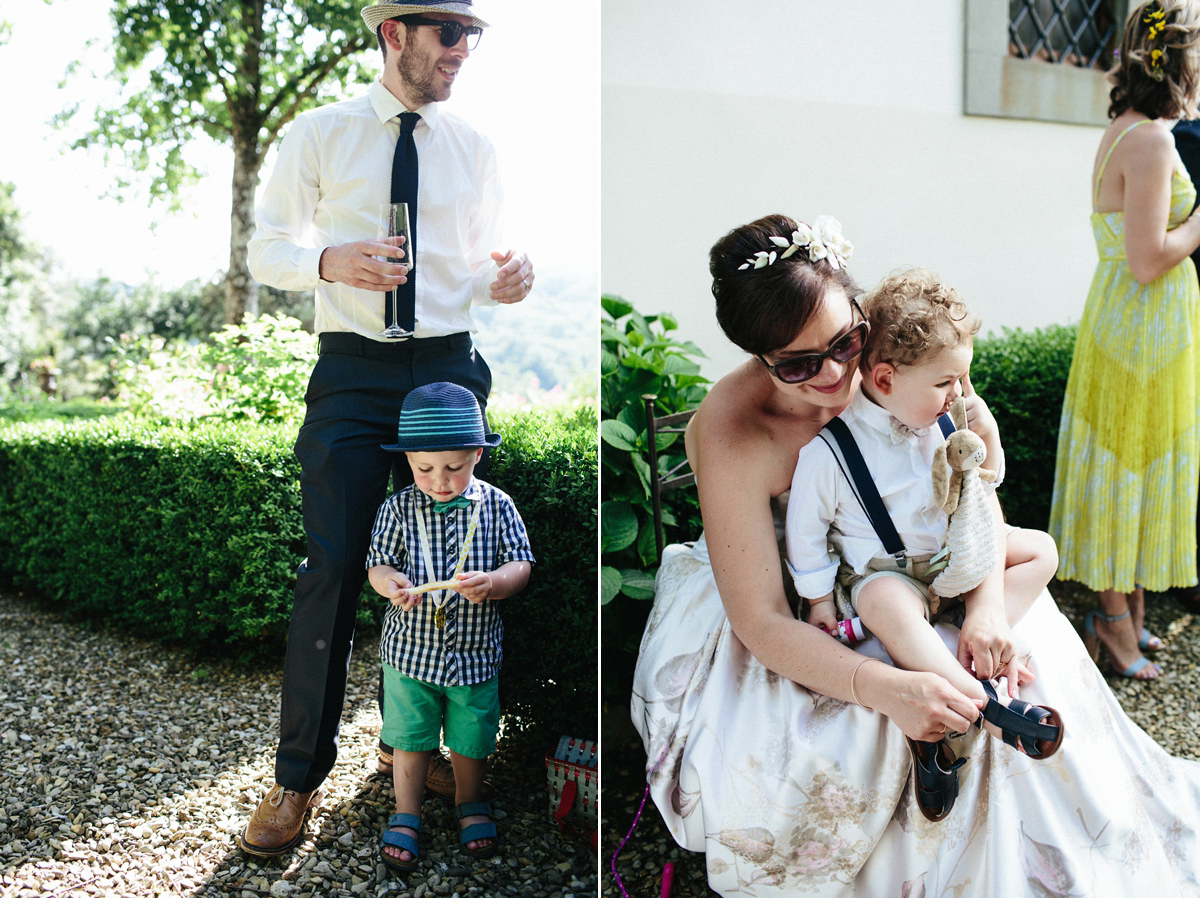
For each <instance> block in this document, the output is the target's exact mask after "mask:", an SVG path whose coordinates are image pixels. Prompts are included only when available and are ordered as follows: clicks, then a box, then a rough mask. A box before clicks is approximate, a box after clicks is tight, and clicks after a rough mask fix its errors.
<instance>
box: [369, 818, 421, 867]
mask: <svg viewBox="0 0 1200 898" xmlns="http://www.w3.org/2000/svg"><path fill="white" fill-rule="evenodd" d="M393 826H407V827H408V828H409V829H415V830H416V831H417V834H416V835H415V836H410V835H409V834H408V833H394V832H392V827H393ZM420 836H421V818H420V817H418V816H417V815H416V814H392V816H391V817H389V818H388V828H387V829H386V830H384V832H383V844H384V845H390V846H392V847H393V848H399V849H400V850H401V851H407V852H408V853H409V854H411V855H412V857H411V858H410V859H409V860H407V861H402V860H400V858H398V857H392V856H391V855H390V854H388V853H387V852H386V851H384V850H383V848H382V846H381V847H380V849H379V856H380V857H381V858H382V859H383V862H384V863H385V864H387V865H388V866H389V867H391V868H392V869H393V870H415V869H416V867H417V864H418V863H419V862H420V859H421V858H420V854H421V852H420V848H419V846H418V844H417V842H418V839H419V838H420Z"/></svg>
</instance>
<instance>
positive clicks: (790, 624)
mask: <svg viewBox="0 0 1200 898" xmlns="http://www.w3.org/2000/svg"><path fill="white" fill-rule="evenodd" d="M693 423H694V425H696V426H695V427H694V428H693V429H694V431H695V432H694V433H691V434H689V440H688V444H689V452H688V454H689V457H690V458H691V459H692V466H693V470H695V471H696V472H697V488H698V490H699V497H700V509H701V513H702V515H703V518H704V533H705V541H706V542H707V544H708V552H709V557H710V558H711V560H712V565H713V573H714V575H715V577H716V582H717V588H718V590H719V592H720V594H721V601H722V603H723V604H724V606H725V612H726V615H727V616H728V617H729V622H730V624H731V626H732V627H733V630H734V633H736V634H737V636H738V638H739V639H740V640H741V641H742V642H743V644H745V646H746V648H747V649H749V650H750V652H751V654H753V655H754V657H755V658H757V659H758V660H759V661H760V662H761V663H762V664H763V665H765V666H766V667H767V668H769V669H771V670H773V671H775V672H776V673H778V674H780V675H781V676H784V677H787V678H788V679H790V680H793V681H795V682H797V683H799V684H801V685H802V686H805V687H807V688H809V689H812V690H813V691H815V692H819V693H821V694H823V695H828V696H831V697H833V698H837V699H840V700H842V701H855V700H857V701H858V703H859V704H861V705H863V706H865V707H868V708H873V709H875V710H878V711H880V712H882V713H884V714H886V715H887V716H888V717H889V718H891V720H892V722H894V723H895V724H896V725H897V726H898V727H899V728H900V729H901V730H902V731H903V732H904V733H905V734H906V735H908V736H910V737H911V738H914V739H923V740H926V741H932V740H935V739H937V738H940V737H941V735H942V734H943V733H944V732H945V730H946V729H949V730H952V731H957V732H963V731H965V730H966V728H967V725H968V724H969V723H970V722H971V721H973V720H974V719H975V718H976V717H977V716H978V712H977V710H976V705H975V703H974V702H973V701H972V700H971V699H970V698H969V697H968V696H966V695H963V694H962V693H961V692H959V691H958V690H956V689H954V688H953V687H952V686H951V685H950V684H949V682H948V681H946V680H945V679H943V678H942V677H939V676H937V675H936V674H930V673H921V672H910V671H902V670H897V669H895V668H893V667H891V666H889V665H887V664H883V663H880V662H871V663H866V661H867V659H866V658H865V657H864V656H863V655H860V654H858V653H857V652H854V651H852V650H850V649H849V648H847V647H845V646H843V645H842V644H841V643H839V642H838V641H837V640H836V639H833V638H832V637H830V636H827V635H826V634H825V633H822V632H821V631H820V630H818V629H817V628H816V627H810V626H808V625H807V624H805V623H803V622H802V621H799V620H797V619H796V618H795V617H793V616H792V612H791V609H790V608H789V607H788V603H787V598H786V596H785V595H784V591H783V572H782V567H781V565H780V561H779V552H778V547H777V543H776V540H775V526H774V521H773V519H772V516H771V509H770V500H771V497H772V495H775V494H778V493H779V492H780V491H781V490H778V489H774V486H775V484H774V483H773V482H772V479H773V478H776V479H777V478H778V477H779V472H778V471H777V470H776V468H777V467H778V464H777V463H776V462H775V460H774V459H772V458H771V457H770V456H769V453H768V452H763V451H761V450H760V449H758V448H757V447H756V445H755V443H756V441H755V440H754V439H753V438H750V439H747V438H746V437H745V434H744V433H740V432H738V428H734V427H730V428H724V429H714V428H710V427H706V426H705V425H706V423H709V422H704V421H703V420H702V419H701V416H699V415H698V416H697V419H694V421H693ZM760 436H761V435H760ZM789 475H790V472H786V473H785V475H784V478H785V480H786V479H787V477H788V476H789ZM860 665H861V667H860ZM852 686H853V691H852Z"/></svg>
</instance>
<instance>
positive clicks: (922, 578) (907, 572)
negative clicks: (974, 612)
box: [837, 555, 957, 620]
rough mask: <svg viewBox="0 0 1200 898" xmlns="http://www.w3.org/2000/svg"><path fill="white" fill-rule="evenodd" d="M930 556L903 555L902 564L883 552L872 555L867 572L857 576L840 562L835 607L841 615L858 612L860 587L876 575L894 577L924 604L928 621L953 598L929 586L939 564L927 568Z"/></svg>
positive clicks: (851, 569) (940, 569) (938, 570)
mask: <svg viewBox="0 0 1200 898" xmlns="http://www.w3.org/2000/svg"><path fill="white" fill-rule="evenodd" d="M933 557H934V556H932V555H911V556H905V558H904V564H903V566H901V565H900V564H899V563H897V561H896V559H895V557H893V556H891V555H883V556H879V557H877V558H872V559H871V561H870V563H869V564H868V565H867V572H866V573H865V574H862V575H859V574H857V573H855V571H854V569H853V568H851V567H850V566H849V565H846V564H844V563H843V564H842V565H841V566H840V567H839V569H838V575H837V584H838V587H840V590H839V591H840V593H841V595H839V596H838V610H839V611H841V612H842V616H843V617H851V616H852V615H854V614H857V613H858V594H859V593H860V592H862V588H863V586H864V585H865V584H866V583H868V582H870V581H871V580H875V579H878V578H879V577H896V578H898V579H900V580H903V581H904V582H905V583H906V584H908V586H909V588H911V589H912V591H913V592H915V593H916V594H917V595H918V596H919V597H920V598H921V601H922V603H923V604H924V606H925V619H926V620H932V619H933V617H935V616H936V615H938V614H940V613H941V612H942V611H944V610H945V609H946V607H948V606H949V605H951V604H953V603H954V602H955V601H957V600H951V601H947V600H946V599H944V598H942V597H941V596H939V595H937V594H936V593H934V592H933V591H932V590H930V588H929V584H930V583H932V582H933V581H934V580H935V579H936V578H937V575H938V574H940V573H941V572H942V567H943V566H936V567H935V568H934V569H933V570H932V571H931V570H930V569H929V565H930V560H931V559H932V558H933Z"/></svg>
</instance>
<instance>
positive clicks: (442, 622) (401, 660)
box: [367, 383, 534, 870]
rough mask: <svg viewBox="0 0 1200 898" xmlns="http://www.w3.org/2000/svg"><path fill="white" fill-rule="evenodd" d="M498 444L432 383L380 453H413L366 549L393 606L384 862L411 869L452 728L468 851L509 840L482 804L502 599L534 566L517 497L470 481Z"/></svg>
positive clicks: (387, 656) (456, 394)
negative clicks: (433, 772)
mask: <svg viewBox="0 0 1200 898" xmlns="http://www.w3.org/2000/svg"><path fill="white" fill-rule="evenodd" d="M500 439H501V438H500V436H499V435H498V434H488V433H485V431H484V426H483V415H482V414H481V412H480V410H479V404H478V403H477V402H476V401H475V397H474V395H472V393H471V392H470V391H469V390H467V389H465V388H463V387H460V386H457V385H455V384H451V383H435V384H430V385H428V386H424V387H420V388H418V389H416V390H413V391H412V392H411V393H409V394H408V396H407V397H406V398H405V400H404V404H403V406H402V408H401V410H400V421H399V425H398V436H397V439H396V442H395V444H393V445H390V446H384V447H383V448H384V449H387V450H388V451H390V452H403V453H404V454H405V455H406V456H407V457H408V463H409V465H410V466H411V467H412V472H413V480H414V481H415V482H414V484H413V485H412V486H409V487H407V488H405V489H403V490H401V491H400V492H398V493H396V494H395V495H393V496H391V497H390V498H389V499H388V500H387V501H386V502H384V503H383V505H382V506H381V507H380V509H379V514H378V516H377V517H376V519H375V529H374V532H373V533H372V535H371V548H370V552H369V554H368V556H367V569H368V570H367V576H368V579H369V580H370V582H371V586H372V587H373V588H374V589H375V591H376V592H377V593H379V594H380V595H381V596H384V597H386V598H387V599H389V600H390V601H391V607H390V608H388V610H387V614H386V615H385V617H384V622H383V633H382V635H381V637H380V643H379V653H380V655H381V657H382V659H383V672H384V714H383V734H382V735H383V739H384V741H385V742H387V743H388V744H389V745H392V746H395V749H396V751H395V763H394V766H393V770H392V776H393V779H394V782H395V788H396V813H395V814H394V815H393V816H392V817H391V818H390V819H389V820H388V828H389V829H388V831H387V832H385V833H384V834H383V854H382V856H383V861H384V863H386V864H388V865H389V866H391V867H395V868H397V869H401V870H411V869H413V868H414V867H415V866H416V865H417V860H418V855H419V850H418V839H419V834H420V829H421V816H420V814H421V796H422V790H423V789H424V787H425V771H426V768H427V767H428V766H429V758H430V754H431V753H432V752H433V751H434V750H435V749H437V748H438V747H439V745H440V744H441V741H442V740H441V734H442V732H443V729H444V732H445V744H446V747H447V748H448V749H449V750H450V760H451V763H452V764H453V766H454V779H455V784H456V787H455V788H456V791H455V809H454V816H455V819H457V820H458V821H459V826H460V833H459V843H460V848H461V850H462V851H463V852H464V853H466V854H468V855H471V856H472V857H479V858H483V857H491V856H492V855H494V854H495V853H496V851H497V850H498V848H499V838H498V836H497V832H496V826H495V824H494V823H493V822H492V820H491V813H492V809H491V805H490V804H488V803H487V802H483V801H480V800H479V799H480V790H481V789H482V787H483V776H484V769H485V766H486V761H487V757H488V756H489V755H490V754H491V753H492V752H493V751H495V748H496V735H497V731H498V728H499V716H500V705H499V699H498V691H497V690H498V671H499V669H500V661H501V654H502V653H501V641H502V638H503V625H502V622H501V619H500V609H499V607H498V606H497V605H496V601H497V600H499V599H506V598H509V597H510V596H512V595H514V594H515V593H517V592H519V591H520V590H521V589H523V588H524V587H525V584H526V583H528V582H529V572H530V566H531V564H532V562H533V560H534V558H533V553H532V551H531V550H530V547H529V538H528V537H527V535H526V533H525V524H524V523H523V522H522V520H521V516H520V514H518V512H517V509H516V507H515V506H514V505H513V502H512V500H511V499H510V498H509V497H508V496H507V495H506V494H505V493H503V492H502V491H501V490H498V489H496V488H495V487H494V486H491V485H490V484H487V483H484V482H482V481H479V480H476V479H475V478H474V476H473V472H474V470H475V465H476V463H478V461H479V459H480V458H481V456H482V455H483V450H484V448H488V447H494V446H498V445H499V444H500ZM418 584H419V585H418Z"/></svg>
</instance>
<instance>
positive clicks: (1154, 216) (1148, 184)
mask: <svg viewBox="0 0 1200 898" xmlns="http://www.w3.org/2000/svg"><path fill="white" fill-rule="evenodd" d="M1198 44H1200V3H1198V2H1196V0H1155V2H1151V3H1146V4H1142V5H1140V6H1138V7H1137V8H1136V9H1135V10H1134V11H1133V12H1132V14H1131V15H1130V17H1129V20H1128V22H1127V23H1126V26H1125V34H1124V38H1123V40H1122V42H1121V50H1120V58H1119V59H1118V61H1117V65H1116V67H1115V68H1114V69H1113V71H1112V72H1111V73H1110V76H1109V77H1110V79H1111V80H1112V82H1113V85H1114V86H1113V88H1112V91H1111V93H1110V98H1111V104H1110V106H1109V109H1108V115H1109V118H1110V119H1112V122H1111V123H1110V124H1109V126H1108V128H1107V130H1106V131H1105V132H1104V136H1103V138H1101V140H1100V147H1099V149H1098V150H1097V153H1096V161H1095V168H1094V173H1093V189H1092V200H1093V206H1092V210H1093V211H1092V229H1093V231H1094V233H1095V237H1096V246H1097V249H1098V251H1099V257H1100V258H1099V261H1098V262H1097V265H1096V272H1095V275H1094V277H1093V279H1092V285H1091V288H1090V290H1089V292H1088V298H1087V305H1086V307H1085V308H1084V313H1083V319H1082V321H1081V322H1080V324H1079V336H1078V340H1077V342H1076V346H1075V355H1074V358H1073V360H1072V363H1071V373H1070V377H1069V379H1068V381H1067V392H1066V397H1065V401H1064V403H1063V410H1062V424H1061V427H1060V429H1059V435H1058V459H1057V464H1056V467H1055V473H1054V498H1053V502H1052V505H1051V511H1050V527H1049V529H1050V533H1051V535H1052V536H1054V538H1055V539H1056V540H1057V542H1058V548H1059V556H1060V566H1059V571H1058V576H1059V577H1060V578H1062V579H1068V580H1077V581H1079V582H1081V583H1083V584H1085V585H1086V586H1088V587H1089V588H1090V589H1094V590H1097V591H1098V592H1099V593H1100V609H1099V610H1098V611H1094V612H1091V613H1089V615H1088V617H1087V620H1086V622H1085V623H1086V629H1087V637H1088V640H1087V641H1088V644H1089V648H1090V649H1091V651H1092V656H1093V658H1095V657H1097V653H1098V651H1099V644H1100V643H1103V644H1104V646H1105V648H1106V649H1107V650H1108V652H1109V654H1110V655H1111V657H1112V661H1113V665H1114V667H1115V669H1116V670H1117V671H1118V672H1120V673H1121V674H1122V675H1124V676H1127V677H1136V678H1138V679H1151V678H1153V677H1156V676H1158V674H1159V673H1160V668H1159V667H1158V665H1156V664H1153V663H1151V662H1150V661H1149V660H1147V659H1146V658H1145V657H1144V656H1143V655H1142V651H1146V650H1153V649H1156V648H1158V647H1159V645H1160V642H1159V640H1158V639H1157V637H1155V636H1152V635H1151V634H1150V633H1149V632H1148V631H1146V630H1145V629H1144V628H1143V617H1144V608H1145V606H1144V594H1143V589H1150V590H1154V591H1162V590H1166V589H1169V588H1171V587H1175V586H1188V585H1193V584H1195V583H1196V581H1197V576H1196V528H1195V520H1196V495H1197V492H1196V490H1197V483H1198V480H1200V429H1198V422H1197V413H1198V411H1200V377H1198V376H1197V375H1198V374H1200V291H1198V289H1197V286H1196V271H1195V267H1194V265H1193V263H1192V260H1191V259H1190V258H1189V255H1190V253H1191V252H1192V251H1193V250H1195V249H1196V247H1197V246H1198V245H1200V217H1198V216H1196V215H1191V214H1190V213H1191V211H1192V207H1193V205H1194V204H1195V199H1196V190H1195V188H1194V187H1193V185H1192V182H1191V180H1190V179H1189V178H1188V175H1187V172H1186V170H1185V169H1184V167H1183V164H1182V162H1181V161H1180V159H1179V154H1178V153H1177V152H1176V150H1175V143H1174V139H1173V138H1172V136H1171V131H1170V125H1169V123H1167V120H1170V119H1175V118H1180V117H1183V116H1187V117H1193V116H1195V114H1196V103H1197V98H1198V96H1200V48H1198Z"/></svg>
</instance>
